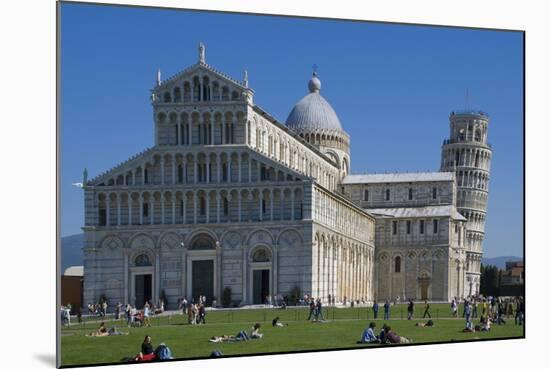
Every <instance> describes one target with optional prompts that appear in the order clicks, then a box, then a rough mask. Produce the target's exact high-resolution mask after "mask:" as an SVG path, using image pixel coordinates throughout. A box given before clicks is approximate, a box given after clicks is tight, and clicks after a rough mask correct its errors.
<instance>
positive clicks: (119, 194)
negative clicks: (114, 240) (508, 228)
mask: <svg viewBox="0 0 550 369" xmlns="http://www.w3.org/2000/svg"><path fill="white" fill-rule="evenodd" d="M121 199H122V194H121V193H118V194H117V197H116V225H117V226H119V225H120V200H121Z"/></svg>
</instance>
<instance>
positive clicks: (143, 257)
mask: <svg viewBox="0 0 550 369" xmlns="http://www.w3.org/2000/svg"><path fill="white" fill-rule="evenodd" d="M134 264H135V266H138V267H143V266H152V265H153V264H151V260H150V259H149V256H148V255H147V254H140V255H138V256H136V258H135V259H134Z"/></svg>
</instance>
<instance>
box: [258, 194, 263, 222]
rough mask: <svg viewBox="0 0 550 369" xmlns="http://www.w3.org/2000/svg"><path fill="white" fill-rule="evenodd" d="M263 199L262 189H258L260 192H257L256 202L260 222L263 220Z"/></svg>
mask: <svg viewBox="0 0 550 369" xmlns="http://www.w3.org/2000/svg"><path fill="white" fill-rule="evenodd" d="M263 200H264V193H263V191H262V189H260V192H259V193H258V202H259V204H260V222H261V221H263V220H264V211H263V210H264V209H263V206H262V204H263Z"/></svg>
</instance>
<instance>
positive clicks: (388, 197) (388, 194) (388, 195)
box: [386, 188, 390, 201]
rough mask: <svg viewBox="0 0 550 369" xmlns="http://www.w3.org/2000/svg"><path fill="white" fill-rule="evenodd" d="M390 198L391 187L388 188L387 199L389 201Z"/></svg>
mask: <svg viewBox="0 0 550 369" xmlns="http://www.w3.org/2000/svg"><path fill="white" fill-rule="evenodd" d="M389 199H390V189H389V188H388V189H386V201H389Z"/></svg>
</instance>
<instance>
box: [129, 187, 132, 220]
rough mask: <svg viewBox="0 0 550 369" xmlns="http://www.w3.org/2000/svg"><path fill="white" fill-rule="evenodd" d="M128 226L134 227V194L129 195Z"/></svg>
mask: <svg viewBox="0 0 550 369" xmlns="http://www.w3.org/2000/svg"><path fill="white" fill-rule="evenodd" d="M128 225H132V194H131V193H128Z"/></svg>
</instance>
